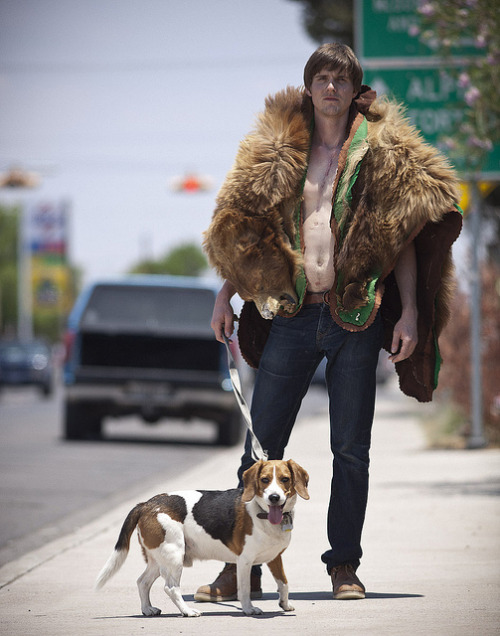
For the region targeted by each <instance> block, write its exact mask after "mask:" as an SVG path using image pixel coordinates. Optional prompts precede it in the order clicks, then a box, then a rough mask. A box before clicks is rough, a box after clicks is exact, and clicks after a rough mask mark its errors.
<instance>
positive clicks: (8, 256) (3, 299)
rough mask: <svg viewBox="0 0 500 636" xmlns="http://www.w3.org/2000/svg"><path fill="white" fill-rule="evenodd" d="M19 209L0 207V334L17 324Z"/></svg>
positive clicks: (13, 329)
mask: <svg viewBox="0 0 500 636" xmlns="http://www.w3.org/2000/svg"><path fill="white" fill-rule="evenodd" d="M18 219H19V210H18V209H17V208H7V207H0V334H2V333H5V332H6V331H15V329H16V324H17V244H18V236H17V234H18Z"/></svg>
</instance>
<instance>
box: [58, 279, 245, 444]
mask: <svg viewBox="0 0 500 636" xmlns="http://www.w3.org/2000/svg"><path fill="white" fill-rule="evenodd" d="M217 289H218V285H217V284H216V283H213V282H207V281H206V280H203V279H200V278H188V277H178V276H172V277H169V276H141V275H137V276H129V277H126V278H124V279H120V280H111V281H101V282H97V283H95V284H93V285H91V286H90V287H88V288H87V289H86V290H85V291H84V292H83V293H82V294H81V295H80V297H79V298H78V299H77V301H76V303H75V306H74V308H73V310H72V312H71V314H70V316H69V320H68V330H67V334H66V338H65V342H66V347H67V355H66V362H65V364H64V386H65V396H64V437H65V438H66V439H83V438H88V437H93V438H95V437H99V436H100V435H101V434H102V432H103V420H104V418H106V417H121V416H124V415H131V414H134V415H139V416H141V417H142V419H143V420H144V422H145V423H149V424H153V423H157V422H158V421H159V420H161V419H162V418H165V417H174V418H182V419H185V420H188V419H190V418H195V417H196V418H202V419H205V420H211V421H214V422H216V424H217V431H218V433H217V443H218V444H221V445H227V446H230V445H234V444H236V443H238V442H239V440H240V438H241V433H242V428H243V419H242V416H241V413H240V410H239V407H238V404H237V402H236V399H235V396H234V394H233V392H232V385H231V380H230V377H229V370H228V364H227V355H226V350H225V347H224V345H222V344H221V343H219V342H217V341H216V340H215V337H214V334H213V331H212V329H211V328H210V320H211V315H212V310H213V306H214V302H215V296H216V293H217ZM233 355H235V356H237V353H236V351H233ZM240 362H241V359H240ZM243 364H244V363H242V366H243Z"/></svg>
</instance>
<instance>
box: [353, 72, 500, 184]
mask: <svg viewBox="0 0 500 636" xmlns="http://www.w3.org/2000/svg"><path fill="white" fill-rule="evenodd" d="M363 81H364V82H365V83H366V84H369V85H370V86H371V87H372V88H373V89H374V90H375V91H376V92H377V95H379V96H381V95H388V96H390V97H395V98H396V99H397V100H398V101H400V102H403V103H404V104H405V105H406V106H407V109H408V110H407V114H408V117H409V119H410V120H411V121H412V123H413V124H415V126H416V127H417V128H418V129H419V130H420V131H421V132H422V134H423V135H424V137H425V138H426V139H427V141H429V142H430V143H432V144H434V145H437V146H439V145H440V143H441V142H442V138H443V137H447V136H449V137H453V136H454V135H455V133H456V131H457V129H458V127H459V125H460V122H461V121H462V118H463V99H462V97H461V92H460V89H459V87H458V86H457V81H456V79H455V78H454V77H453V76H452V75H451V74H450V73H447V72H446V71H445V70H442V69H438V68H424V69H422V68H411V69H368V70H366V71H365V73H364V79H363ZM482 172H483V173H485V174H487V175H488V178H489V179H498V178H500V146H495V147H494V150H493V152H491V153H490V155H489V157H488V162H487V164H486V165H485V166H484V168H483V170H482ZM485 178H486V177H485Z"/></svg>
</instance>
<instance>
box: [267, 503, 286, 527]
mask: <svg viewBox="0 0 500 636" xmlns="http://www.w3.org/2000/svg"><path fill="white" fill-rule="evenodd" d="M268 519H269V522H270V523H272V524H273V526H277V525H278V524H279V523H281V521H282V519H283V510H282V509H281V506H270V507H269V515H268Z"/></svg>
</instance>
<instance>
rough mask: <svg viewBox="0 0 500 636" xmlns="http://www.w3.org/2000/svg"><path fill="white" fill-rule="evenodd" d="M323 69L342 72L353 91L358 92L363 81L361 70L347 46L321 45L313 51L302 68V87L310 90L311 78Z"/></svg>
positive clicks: (337, 43) (335, 43)
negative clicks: (346, 76)
mask: <svg viewBox="0 0 500 636" xmlns="http://www.w3.org/2000/svg"><path fill="white" fill-rule="evenodd" d="M323 69H326V70H327V71H332V70H334V69H340V70H342V71H344V72H345V73H347V74H348V75H349V77H350V79H351V81H352V83H353V86H354V90H355V91H356V92H357V93H358V92H359V90H360V88H361V82H362V80H363V69H362V68H361V64H360V63H359V60H358V58H357V57H356V56H355V55H354V51H353V50H352V49H351V47H350V46H347V44H340V43H339V42H333V43H331V44H322V45H321V46H320V47H319V48H318V49H316V51H314V53H313V54H312V55H311V57H310V58H309V59H308V61H307V63H306V65H305V67H304V86H305V87H306V88H307V89H308V90H310V89H311V84H312V80H313V77H314V76H315V75H316V74H317V73H319V72H320V71H322V70H323Z"/></svg>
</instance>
